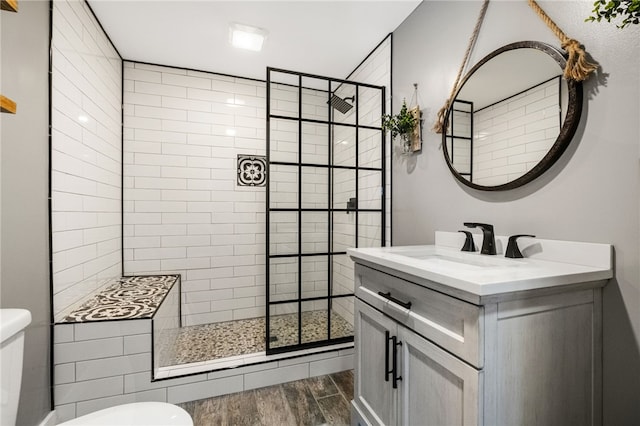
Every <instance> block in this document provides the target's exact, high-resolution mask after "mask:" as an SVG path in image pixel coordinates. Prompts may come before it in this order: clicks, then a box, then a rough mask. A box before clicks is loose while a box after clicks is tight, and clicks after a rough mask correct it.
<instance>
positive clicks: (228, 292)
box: [125, 68, 386, 375]
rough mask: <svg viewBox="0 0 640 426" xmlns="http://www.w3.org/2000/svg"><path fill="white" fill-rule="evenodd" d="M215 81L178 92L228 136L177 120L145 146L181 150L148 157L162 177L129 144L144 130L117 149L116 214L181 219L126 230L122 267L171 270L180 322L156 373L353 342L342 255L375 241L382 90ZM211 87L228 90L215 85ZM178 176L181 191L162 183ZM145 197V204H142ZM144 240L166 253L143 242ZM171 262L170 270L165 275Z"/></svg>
mask: <svg viewBox="0 0 640 426" xmlns="http://www.w3.org/2000/svg"><path fill="white" fill-rule="evenodd" d="M162 70H163V71H162V72H167V71H166V69H165V68H163V69H162ZM177 72H179V70H176V73H177ZM200 75H201V76H202V74H200ZM134 77H137V75H135V76H134ZM200 78H202V77H200ZM225 79H226V77H219V76H216V75H212V76H211V78H210V84H211V87H212V90H211V91H210V92H203V91H194V92H187V94H191V95H192V96H193V97H194V99H192V103H190V104H189V107H190V108H193V109H194V111H191V110H190V111H188V113H189V114H190V116H191V117H192V118H194V119H201V120H205V121H206V120H211V117H212V115H211V114H210V113H203V112H201V110H207V111H218V112H219V114H216V115H215V117H216V120H220V122H221V123H222V122H226V123H229V124H230V123H233V124H234V125H235V129H237V134H236V135H235V136H234V137H231V136H229V134H228V133H227V130H228V129H227V126H213V128H211V129H204V130H203V128H202V124H201V123H189V127H188V128H187V129H185V134H184V135H180V134H178V133H177V132H172V133H171V134H167V137H168V136H171V138H170V139H168V141H167V142H157V143H158V144H160V145H159V147H158V149H160V150H161V151H162V152H174V153H175V156H183V155H187V157H188V159H187V161H186V163H185V164H184V165H183V166H182V167H181V168H179V169H177V168H176V166H175V165H173V163H172V162H171V161H179V160H180V159H179V160H175V159H174V158H173V157H170V156H169V155H163V156H162V157H158V156H154V157H153V160H154V161H160V160H162V161H167V163H166V164H165V163H163V167H164V169H163V170H164V171H165V172H166V173H165V174H162V175H158V176H157V177H151V178H150V177H148V176H147V174H148V171H149V168H148V165H147V164H146V163H145V161H146V160H147V159H148V157H145V153H143V154H139V153H137V151H136V149H147V147H148V145H147V141H146V138H149V137H155V136H156V134H155V133H154V134H149V132H145V131H136V132H134V134H133V136H134V137H136V138H140V140H139V141H138V140H137V139H136V140H135V141H132V142H131V143H128V144H127V145H126V147H127V152H126V154H127V155H126V156H125V159H129V160H130V163H131V164H129V163H127V164H126V165H127V166H128V168H127V170H128V172H129V173H131V174H133V175H134V178H133V179H130V180H127V181H125V182H128V183H129V184H130V188H127V192H126V193H125V194H126V202H125V206H126V207H129V208H130V209H131V210H130V211H127V215H126V216H125V219H126V220H127V221H131V222H133V220H134V219H137V218H138V217H140V218H141V219H144V220H146V219H150V220H153V219H154V218H155V217H161V218H163V220H164V219H167V220H172V219H173V220H177V221H183V222H184V224H182V222H181V224H177V225H172V224H169V225H166V226H165V225H162V226H155V225H153V224H151V226H147V225H146V224H143V225H144V226H143V225H138V224H136V223H126V228H125V229H127V230H129V231H130V233H131V234H130V235H128V236H127V237H128V238H126V240H125V243H126V244H127V246H126V247H127V249H128V250H129V251H128V252H127V256H128V257H127V259H130V261H129V262H128V263H127V265H128V267H129V268H133V267H137V266H140V267H141V268H143V267H144V268H146V267H148V265H150V266H151V267H157V266H159V267H160V269H159V270H155V269H153V270H146V269H145V270H136V271H133V272H136V273H142V272H144V273H160V272H162V273H168V272H172V273H180V274H181V276H182V281H181V282H182V291H181V293H182V304H181V308H182V320H183V322H182V327H180V328H177V329H175V330H171V332H170V333H166V336H164V337H166V338H163V339H159V340H163V341H162V342H160V343H159V344H158V348H157V350H158V354H159V355H160V356H159V357H158V359H159V363H158V367H159V374H175V375H180V374H192V373H193V372H194V371H195V370H194V369H196V370H198V371H202V370H203V369H208V370H216V369H220V368H231V367H237V366H239V365H245V364H252V363H260V362H265V360H272V359H281V358H283V357H285V358H286V357H289V356H291V354H290V351H295V350H298V349H313V351H325V346H328V345H332V348H333V349H345V348H346V347H348V346H350V342H351V341H352V340H353V299H354V296H353V294H354V279H353V277H354V273H353V264H352V262H351V260H350V259H349V258H348V256H347V254H346V250H347V248H349V247H367V246H380V245H382V244H383V242H384V241H385V214H384V212H385V211H384V208H385V206H384V202H383V200H384V182H385V180H386V179H385V171H384V161H383V159H384V158H385V152H384V143H383V142H384V134H383V131H382V130H381V127H380V126H381V122H380V121H381V116H382V114H383V113H384V103H383V102H384V99H385V96H384V88H383V87H379V86H372V85H368V84H361V83H356V82H352V81H343V80H336V79H331V78H326V77H319V76H314V75H309V74H301V73H296V72H292V71H285V70H279V69H268V70H267V81H266V82H256V81H248V80H247V81H245V80H242V81H238V82H237V83H236V84H234V85H233V86H229V85H228V84H227V83H228V82H227V81H226V80H225ZM169 89H170V88H168V89H167V90H169ZM224 90H233V93H225V94H224V95H220V94H219V93H218V92H220V93H224V92H223V91H224ZM247 93H250V95H247ZM214 94H215V96H214ZM202 98H206V99H207V100H203V99H202ZM129 99H131V100H132V101H135V100H136V98H135V97H133V96H132V95H127V100H129ZM176 102H181V100H180V99H177V100H176ZM345 105H347V106H348V107H345ZM168 110H171V111H173V109H171V108H168ZM141 113H143V114H144V113H145V110H144V109H142V110H141ZM167 114H169V112H167ZM129 120H130V119H128V121H127V122H129ZM133 123H134V124H135V123H136V122H135V121H133ZM136 130H137V129H136ZM202 131H212V132H216V133H217V134H216V135H214V136H212V135H208V134H204V135H203V134H201V133H199V132H202ZM178 137H182V139H178ZM179 140H186V141H187V142H188V143H187V144H186V145H185V144H177V141H179ZM137 142H139V143H137ZM211 145H213V146H215V147H211ZM187 149H188V152H187V151H186V150H187ZM205 154H206V155H208V156H209V155H210V156H211V158H209V157H203V156H204V155H205ZM135 160H140V161H141V164H140V165H138V164H137V163H135ZM236 160H237V161H236ZM236 165H237V170H234V169H230V166H231V167H233V166H236ZM177 173H179V174H177ZM165 175H166V176H169V175H171V176H176V177H175V178H167V177H166V176H165ZM178 184H184V185H185V186H187V188H190V191H183V190H175V191H173V190H171V189H169V188H167V185H174V186H176V185H178ZM138 186H140V187H141V188H147V187H149V188H150V189H149V190H148V191H146V190H145V191H138V190H137V187H138ZM154 188H162V190H161V191H157V190H155V189H154ZM176 188H177V186H176ZM151 196H157V197H159V198H158V199H157V202H153V203H149V202H148V200H146V198H145V197H151ZM187 196H188V197H190V198H187V199H185V200H183V198H182V197H187ZM161 197H168V198H171V197H178V199H177V201H171V202H169V201H163V200H164V198H161ZM134 208H141V209H150V208H152V209H157V210H154V212H156V211H157V213H158V214H157V215H156V216H152V215H148V214H146V213H140V214H139V215H138V212H137V210H133V209H134ZM178 209H182V210H180V211H181V212H182V213H180V212H178ZM174 210H175V211H174ZM145 211H146V210H145ZM134 213H135V214H134ZM171 232H176V233H177V232H182V233H183V234H184V235H183V234H178V235H175V236H174V235H171ZM138 233H139V234H140V236H138V235H137V234H138ZM150 233H153V235H151V238H148V236H149V234H150ZM155 242H158V244H160V243H162V244H166V245H167V247H166V248H162V250H149V249H147V248H146V245H148V244H152V243H155ZM137 245H139V246H141V247H140V248H137ZM180 245H181V246H180ZM173 246H176V247H173ZM152 254H153V255H158V256H181V258H179V259H164V258H161V259H160V260H159V262H160V265H157V266H156V263H155V262H148V261H147V260H144V259H146V258H148V257H149V256H150V255H152ZM137 259H140V260H141V261H140V262H138V261H137ZM176 267H181V268H183V269H178V270H172V269H170V268H176ZM265 352H266V354H265ZM285 352H286V354H285ZM336 353H337V352H336ZM347 356H348V355H347ZM160 370H161V371H160ZM168 372H170V373H168Z"/></svg>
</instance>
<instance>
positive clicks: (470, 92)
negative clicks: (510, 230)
mask: <svg viewBox="0 0 640 426" xmlns="http://www.w3.org/2000/svg"><path fill="white" fill-rule="evenodd" d="M565 63H566V60H565V58H564V56H563V54H562V53H561V52H560V51H559V50H557V49H555V48H554V47H552V46H549V45H547V44H545V43H540V42H535V41H523V42H518V43H512V44H509V45H507V46H504V47H501V48H500V49H498V50H496V51H495V52H493V53H491V54H489V55H488V56H487V57H485V58H484V59H482V60H481V61H480V62H479V63H478V64H477V65H475V66H474V67H473V68H472V69H471V71H469V73H468V74H467V75H466V76H465V78H464V79H463V80H462V84H461V87H460V90H458V93H457V94H456V95H455V97H454V100H453V102H452V104H451V108H450V109H449V112H448V114H447V122H446V128H445V131H444V132H443V136H442V138H443V143H442V145H443V152H444V156H445V159H446V161H447V165H448V166H449V169H451V172H452V173H453V175H454V176H455V177H456V178H457V179H458V180H460V181H461V182H462V183H464V184H465V185H467V186H470V187H472V188H476V189H481V190H487V191H496V190H505V189H512V188H517V187H519V186H522V185H524V184H525V183H528V182H531V181H532V180H533V179H535V178H537V177H538V176H540V175H541V174H542V173H544V172H545V171H546V170H547V169H548V168H549V167H551V165H552V164H553V163H554V162H555V161H556V160H557V159H558V158H559V157H560V155H561V154H562V153H563V152H564V150H565V148H566V147H567V145H568V144H569V142H570V141H571V138H572V137H573V135H574V133H575V131H576V128H577V126H578V122H579V121H580V113H581V111H582V84H581V83H580V82H576V81H573V80H570V81H567V80H565V79H564V78H563V77H562V73H563V70H564V66H565Z"/></svg>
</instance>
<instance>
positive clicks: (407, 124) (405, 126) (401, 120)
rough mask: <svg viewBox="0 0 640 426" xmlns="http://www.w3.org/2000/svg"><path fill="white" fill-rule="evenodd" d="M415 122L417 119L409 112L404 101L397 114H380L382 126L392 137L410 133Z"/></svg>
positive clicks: (414, 126)
mask: <svg viewBox="0 0 640 426" xmlns="http://www.w3.org/2000/svg"><path fill="white" fill-rule="evenodd" d="M417 123H418V120H417V119H416V118H415V117H414V116H413V114H411V113H410V112H409V109H408V108H407V102H406V101H402V108H400V112H399V113H398V114H396V115H390V114H385V115H383V116H382V128H383V129H384V130H386V131H391V137H392V138H393V139H395V137H396V136H398V135H402V134H405V133H411V132H412V131H413V129H415V128H416V124H417Z"/></svg>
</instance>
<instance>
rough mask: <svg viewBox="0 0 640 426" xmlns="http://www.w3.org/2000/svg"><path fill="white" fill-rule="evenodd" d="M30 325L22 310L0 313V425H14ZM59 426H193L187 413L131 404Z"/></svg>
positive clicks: (163, 404) (157, 404) (168, 406)
mask: <svg viewBox="0 0 640 426" xmlns="http://www.w3.org/2000/svg"><path fill="white" fill-rule="evenodd" d="M30 322H31V313H30V312H29V311H27V310H25V309H0V337H1V339H2V347H1V350H0V362H1V366H0V367H1V368H2V369H1V370H0V377H2V394H1V399H2V407H1V410H0V425H2V426H6V425H15V424H16V415H17V414H18V402H19V399H20V384H21V381H22V355H23V349H24V329H25V328H26V327H27V325H29V323H30ZM60 425H76V426H78V425H85V426H98V425H104V426H106V425H109V426H119V425H123V426H124V425H126V426H193V420H192V419H191V416H190V415H189V413H187V412H186V411H185V410H183V409H182V408H180V407H178V406H176V405H173V404H168V403H166V402H135V403H132V404H123V405H117V406H115V407H110V408H105V409H104V410H99V411H95V412H93V413H90V414H87V415H85V416H81V417H77V418H75V419H73V420H70V421H68V422H65V423H60Z"/></svg>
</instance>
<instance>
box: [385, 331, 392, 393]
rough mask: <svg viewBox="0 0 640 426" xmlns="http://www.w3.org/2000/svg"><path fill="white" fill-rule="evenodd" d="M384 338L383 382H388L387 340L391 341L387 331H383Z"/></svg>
mask: <svg viewBox="0 0 640 426" xmlns="http://www.w3.org/2000/svg"><path fill="white" fill-rule="evenodd" d="M384 337H385V339H384V381H385V382H388V381H389V373H391V371H389V340H391V337H389V331H388V330H385V332H384Z"/></svg>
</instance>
